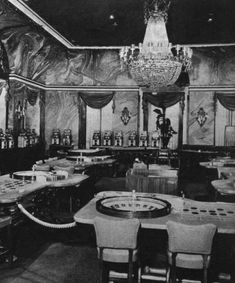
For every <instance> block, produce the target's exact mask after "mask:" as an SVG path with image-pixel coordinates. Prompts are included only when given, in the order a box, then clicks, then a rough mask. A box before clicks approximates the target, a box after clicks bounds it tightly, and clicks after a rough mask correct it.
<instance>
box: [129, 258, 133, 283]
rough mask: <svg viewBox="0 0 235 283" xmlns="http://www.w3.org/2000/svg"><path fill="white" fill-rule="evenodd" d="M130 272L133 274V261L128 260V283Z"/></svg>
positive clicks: (130, 281) (130, 279)
mask: <svg viewBox="0 0 235 283" xmlns="http://www.w3.org/2000/svg"><path fill="white" fill-rule="evenodd" d="M132 274H133V262H132V261H131V262H129V269H128V283H132Z"/></svg>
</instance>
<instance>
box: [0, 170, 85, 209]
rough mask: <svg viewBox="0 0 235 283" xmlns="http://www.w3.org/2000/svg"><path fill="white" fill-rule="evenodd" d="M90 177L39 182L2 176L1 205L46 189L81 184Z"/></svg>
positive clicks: (0, 187) (77, 176) (82, 176)
mask: <svg viewBox="0 0 235 283" xmlns="http://www.w3.org/2000/svg"><path fill="white" fill-rule="evenodd" d="M87 178H89V176H87V175H80V174H74V175H71V176H69V177H68V178H67V179H64V180H59V181H54V182H52V181H47V182H39V181H34V180H28V179H12V178H10V176H9V175H3V176H0V204H3V203H14V202H17V201H18V200H20V199H22V198H24V197H26V196H27V195H29V194H31V193H34V192H36V191H38V190H41V189H44V188H46V187H50V188H52V187H56V188H60V187H61V188H64V187H68V186H75V185H79V184H81V183H82V182H83V181H85V180H86V179H87Z"/></svg>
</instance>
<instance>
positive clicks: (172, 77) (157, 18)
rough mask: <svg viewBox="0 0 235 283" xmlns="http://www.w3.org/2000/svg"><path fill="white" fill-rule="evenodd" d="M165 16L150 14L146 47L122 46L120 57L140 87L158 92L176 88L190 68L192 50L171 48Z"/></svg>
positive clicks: (161, 13) (178, 47) (146, 32)
mask: <svg viewBox="0 0 235 283" xmlns="http://www.w3.org/2000/svg"><path fill="white" fill-rule="evenodd" d="M165 18H166V16H165V13H163V12H162V11H155V12H154V13H151V15H150V18H149V19H148V24H147V27H146V31H145V37H144V41H143V44H141V43H140V44H139V46H135V45H131V46H127V47H123V48H122V49H121V51H120V58H121V61H122V63H123V66H125V67H126V68H128V70H129V71H130V74H131V76H132V78H133V79H134V80H135V81H136V83H137V84H138V85H139V86H145V87H148V88H149V89H150V90H151V91H153V92H155V91H156V90H157V89H158V88H159V87H162V86H169V85H173V84H174V83H175V82H176V80H177V79H178V77H179V75H180V73H181V71H182V70H184V71H187V70H188V69H189V68H190V65H191V57H192V50H191V49H190V48H188V47H182V46H179V45H177V46H172V44H171V43H169V40H168V37H167V31H166V25H165Z"/></svg>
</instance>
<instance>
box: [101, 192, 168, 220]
mask: <svg viewBox="0 0 235 283" xmlns="http://www.w3.org/2000/svg"><path fill="white" fill-rule="evenodd" d="M96 209H97V211H99V212H101V213H103V214H106V215H110V216H116V217H122V218H154V217H161V216H164V215H167V214H169V213H170V211H171V204H170V203H169V202H168V201H166V200H162V199H159V198H155V197H145V196H135V197H133V196H131V195H130V196H113V197H105V198H101V199H99V200H98V201H97V202H96Z"/></svg>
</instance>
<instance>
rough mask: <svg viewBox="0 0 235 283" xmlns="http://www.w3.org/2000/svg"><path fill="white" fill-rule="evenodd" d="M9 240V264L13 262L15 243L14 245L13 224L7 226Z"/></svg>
mask: <svg viewBox="0 0 235 283" xmlns="http://www.w3.org/2000/svg"><path fill="white" fill-rule="evenodd" d="M7 241H8V260H9V266H10V267H12V264H13V245H12V224H10V225H8V227H7Z"/></svg>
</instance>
